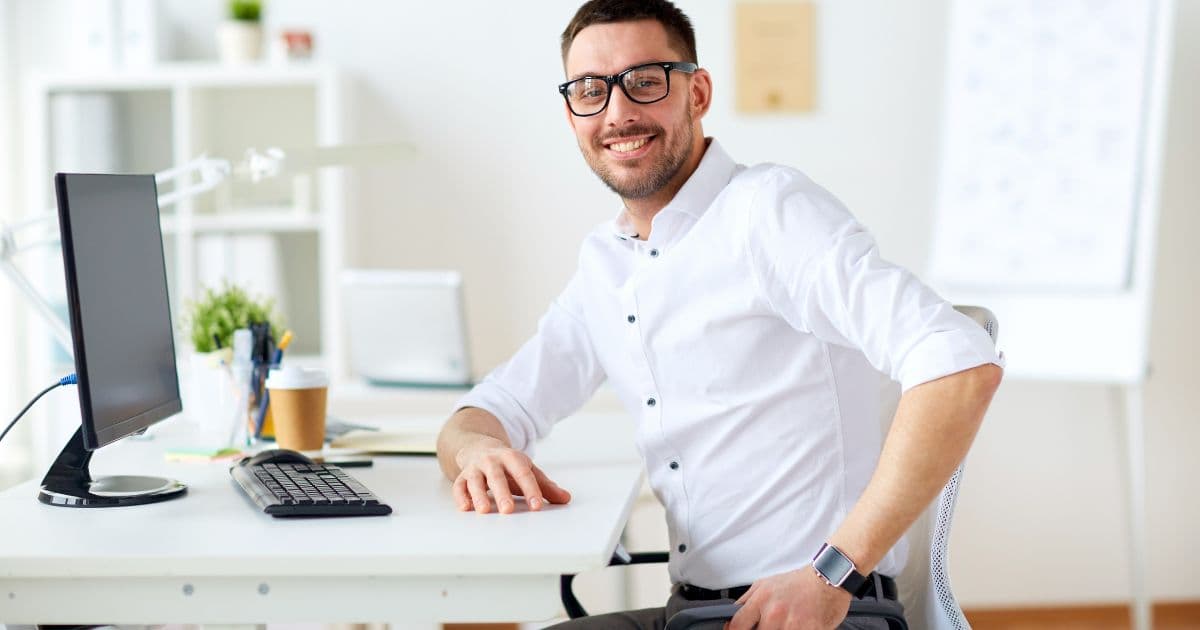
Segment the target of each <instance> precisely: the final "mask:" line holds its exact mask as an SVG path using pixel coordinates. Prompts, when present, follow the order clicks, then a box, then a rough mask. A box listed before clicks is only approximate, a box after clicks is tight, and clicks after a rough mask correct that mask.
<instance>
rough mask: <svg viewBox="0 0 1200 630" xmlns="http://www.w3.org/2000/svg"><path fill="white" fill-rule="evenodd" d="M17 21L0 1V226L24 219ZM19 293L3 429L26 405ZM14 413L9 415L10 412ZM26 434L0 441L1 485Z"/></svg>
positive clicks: (12, 306) (3, 332)
mask: <svg viewBox="0 0 1200 630" xmlns="http://www.w3.org/2000/svg"><path fill="white" fill-rule="evenodd" d="M15 33H16V20H15V19H14V16H13V6H12V5H11V4H10V3H7V2H0V224H3V223H5V222H7V221H12V220H13V219H14V218H16V217H18V216H20V214H21V213H19V212H17V203H18V200H19V196H18V195H17V194H16V191H15V186H16V184H17V180H18V178H17V177H16V173H15V170H16V168H17V163H18V162H17V160H18V144H17V140H18V135H17V125H16V54H15V53H16V46H15V39H16V35H15ZM17 298H18V295H17V292H16V290H15V289H14V288H13V286H12V283H10V282H9V281H8V280H7V278H0V353H3V355H5V356H4V358H3V359H0V418H3V420H0V431H3V430H4V426H7V425H8V422H9V421H10V420H11V414H15V413H16V412H17V410H18V409H19V408H20V407H19V406H18V405H23V404H24V402H23V401H22V402H18V398H20V396H18V395H17V392H18V389H19V384H20V378H19V372H18V366H19V363H18V362H17V361H15V360H14V358H15V357H16V356H19V354H18V352H19V343H20V336H19V335H18V334H17V322H18V318H19V316H20V312H19V311H18V302H17ZM10 410H11V412H10ZM25 440H26V433H25V432H24V431H14V432H12V433H10V434H9V436H8V437H7V438H5V440H4V442H3V443H0V487H7V485H8V483H6V481H9V480H13V479H14V477H15V476H16V475H17V473H18V471H19V470H21V469H22V468H23V467H24V466H25V464H26V459H25V457H24V456H23V453H22V450H23V449H18V448H17V447H15V446H14V445H15V444H18V443H24V442H25Z"/></svg>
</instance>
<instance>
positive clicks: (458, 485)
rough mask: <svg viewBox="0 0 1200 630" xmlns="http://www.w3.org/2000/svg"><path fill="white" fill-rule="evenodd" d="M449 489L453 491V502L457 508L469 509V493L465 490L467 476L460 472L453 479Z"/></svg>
mask: <svg viewBox="0 0 1200 630" xmlns="http://www.w3.org/2000/svg"><path fill="white" fill-rule="evenodd" d="M451 490H452V491H453V492H454V503H455V504H457V505H458V509H459V510H460V511H462V512H466V511H467V510H470V509H471V493H470V492H469V491H467V478H466V477H465V476H463V475H461V474H460V475H459V476H458V479H455V480H454V486H453V488H451Z"/></svg>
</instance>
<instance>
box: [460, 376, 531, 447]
mask: <svg viewBox="0 0 1200 630" xmlns="http://www.w3.org/2000/svg"><path fill="white" fill-rule="evenodd" d="M464 407H477V408H479V409H482V410H484V411H486V412H488V413H490V414H492V415H493V416H496V419H497V420H499V421H500V426H501V427H502V428H503V429H504V433H505V434H506V435H508V441H509V442H510V443H512V447H513V448H514V449H516V450H518V451H521V452H523V453H525V454H526V455H529V456H530V457H532V456H533V445H534V442H535V441H536V439H535V436H536V435H537V432H536V429H535V422H534V420H533V418H532V417H531V416H530V415H529V413H527V412H526V411H525V408H524V407H522V406H521V403H519V402H517V399H516V398H514V397H513V396H512V394H509V393H508V391H506V390H505V389H504V388H503V387H501V386H499V385H497V384H496V383H495V382H492V381H487V380H485V381H483V382H482V383H479V384H478V385H476V386H475V387H474V388H472V389H471V391H469V392H467V395H466V396H463V397H462V398H460V399H459V400H458V402H457V403H455V405H454V411H455V412H457V411H458V410H460V409H462V408H464Z"/></svg>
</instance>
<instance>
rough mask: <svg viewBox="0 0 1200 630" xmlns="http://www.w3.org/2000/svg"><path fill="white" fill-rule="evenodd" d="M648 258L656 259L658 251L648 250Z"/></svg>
mask: <svg viewBox="0 0 1200 630" xmlns="http://www.w3.org/2000/svg"><path fill="white" fill-rule="evenodd" d="M650 257H651V258H658V250H657V249H652V250H650Z"/></svg>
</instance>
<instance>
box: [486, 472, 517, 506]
mask: <svg viewBox="0 0 1200 630" xmlns="http://www.w3.org/2000/svg"><path fill="white" fill-rule="evenodd" d="M481 468H483V474H484V475H485V476H486V477H487V485H488V488H491V490H492V497H494V498H495V499H496V508H497V509H498V510H499V511H500V513H501V514H512V511H513V509H514V507H515V503H514V502H513V496H512V492H510V491H509V489H508V475H506V474H505V472H504V467H503V466H501V465H500V464H499V463H497V462H494V461H493V462H487V463H485V464H483V465H482V466H481Z"/></svg>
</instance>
